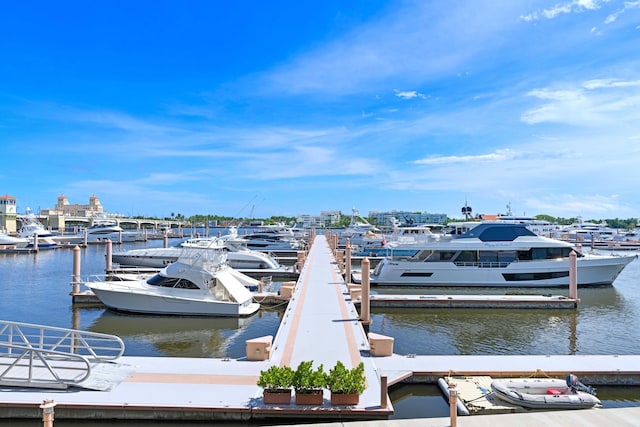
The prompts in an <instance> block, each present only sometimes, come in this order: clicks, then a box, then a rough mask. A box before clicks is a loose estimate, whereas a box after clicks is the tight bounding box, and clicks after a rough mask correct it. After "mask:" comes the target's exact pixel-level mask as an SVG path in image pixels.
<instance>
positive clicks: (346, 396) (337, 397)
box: [331, 393, 360, 406]
mask: <svg viewBox="0 0 640 427" xmlns="http://www.w3.org/2000/svg"><path fill="white" fill-rule="evenodd" d="M359 402H360V395H359V394H358V393H331V404H332V405H333V406H340V405H357V404H358V403H359Z"/></svg>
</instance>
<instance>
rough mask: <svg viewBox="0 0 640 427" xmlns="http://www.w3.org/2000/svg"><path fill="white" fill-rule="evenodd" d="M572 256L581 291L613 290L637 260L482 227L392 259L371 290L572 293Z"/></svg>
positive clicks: (522, 228)
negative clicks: (544, 289) (550, 290)
mask: <svg viewBox="0 0 640 427" xmlns="http://www.w3.org/2000/svg"><path fill="white" fill-rule="evenodd" d="M571 252H575V253H576V261H577V262H576V264H577V278H576V279H577V284H578V286H607V285H611V284H613V282H614V280H615V279H616V277H618V275H619V274H620V273H621V272H622V270H623V269H624V268H625V267H626V266H627V264H629V263H630V262H631V261H633V260H634V259H636V258H637V255H629V256H618V255H601V254H595V253H589V254H587V253H583V252H582V251H581V250H580V249H579V248H577V247H574V246H573V245H571V244H570V243H568V242H563V241H560V240H555V239H551V238H547V237H543V236H540V235H537V234H536V233H534V232H532V231H531V230H529V229H528V228H527V227H526V225H525V224H516V223H502V222H483V223H480V224H478V225H476V226H475V227H473V228H472V229H470V230H469V231H467V232H466V233H464V234H462V235H460V236H456V235H450V236H443V237H441V238H440V239H438V240H434V241H433V242H429V243H424V244H422V245H420V250H418V252H417V253H416V254H415V255H413V256H408V257H406V256H393V255H391V256H387V257H386V258H384V259H383V260H381V261H380V263H379V264H378V265H377V266H376V268H375V269H374V271H373V273H372V274H371V276H370V280H371V284H372V285H405V286H465V287H466V286H469V287H473V286H475V287H478V286H480V287H515V288H526V287H568V286H569V259H570V254H571Z"/></svg>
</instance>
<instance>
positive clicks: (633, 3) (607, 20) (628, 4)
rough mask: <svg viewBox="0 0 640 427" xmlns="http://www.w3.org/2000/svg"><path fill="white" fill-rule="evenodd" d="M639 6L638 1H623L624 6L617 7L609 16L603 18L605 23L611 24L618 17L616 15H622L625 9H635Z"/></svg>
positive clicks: (639, 2)
mask: <svg viewBox="0 0 640 427" xmlns="http://www.w3.org/2000/svg"><path fill="white" fill-rule="evenodd" d="M637 8H640V1H626V2H624V7H623V8H622V9H618V10H617V11H615V12H613V13H612V14H610V15H609V16H607V17H606V18H605V20H604V23H605V24H611V23H613V22H615V21H616V19H618V17H619V16H620V15H622V14H623V13H625V12H626V11H627V10H629V9H637Z"/></svg>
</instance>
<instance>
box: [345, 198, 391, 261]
mask: <svg viewBox="0 0 640 427" xmlns="http://www.w3.org/2000/svg"><path fill="white" fill-rule="evenodd" d="M351 211H352V212H351V221H350V222H349V225H348V226H347V227H346V228H345V229H344V230H342V232H340V233H339V235H338V244H340V245H345V244H346V241H347V239H349V244H350V245H354V246H357V247H358V248H359V250H360V251H367V250H370V249H381V248H383V247H384V245H385V237H384V235H383V234H382V232H381V231H380V229H379V228H378V227H376V226H375V225H373V224H371V223H370V222H369V221H367V220H366V219H364V218H363V217H362V216H361V215H360V212H358V210H357V209H356V208H352V210H351Z"/></svg>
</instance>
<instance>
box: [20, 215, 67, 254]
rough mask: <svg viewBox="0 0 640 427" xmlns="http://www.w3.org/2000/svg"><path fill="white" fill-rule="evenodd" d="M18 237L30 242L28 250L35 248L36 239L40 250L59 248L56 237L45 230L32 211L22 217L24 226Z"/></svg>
mask: <svg viewBox="0 0 640 427" xmlns="http://www.w3.org/2000/svg"><path fill="white" fill-rule="evenodd" d="M18 236H19V237H23V238H25V239H28V240H29V243H28V244H27V246H26V247H28V248H32V247H33V246H34V245H33V242H34V238H35V239H36V241H37V243H38V248H39V249H50V248H56V247H58V242H56V241H55V239H54V237H55V235H54V234H53V233H52V232H51V231H49V230H47V229H46V228H44V225H42V224H41V223H40V222H39V221H38V218H36V216H35V215H34V214H33V213H31V212H30V211H27V214H26V215H25V216H23V217H22V226H21V227H20V230H19V231H18Z"/></svg>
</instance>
